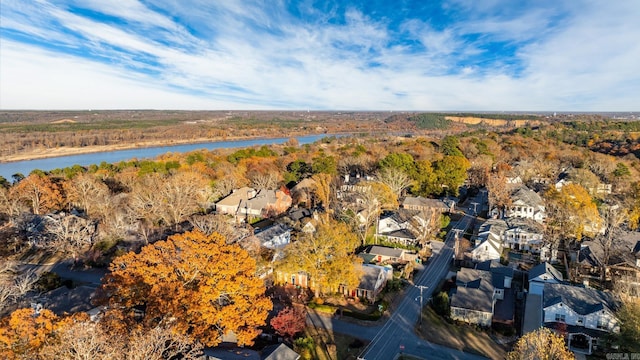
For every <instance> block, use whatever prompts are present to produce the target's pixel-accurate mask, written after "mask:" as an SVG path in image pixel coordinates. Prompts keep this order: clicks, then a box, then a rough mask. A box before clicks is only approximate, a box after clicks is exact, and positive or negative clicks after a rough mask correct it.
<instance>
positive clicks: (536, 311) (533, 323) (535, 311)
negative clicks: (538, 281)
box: [522, 293, 542, 335]
mask: <svg viewBox="0 0 640 360" xmlns="http://www.w3.org/2000/svg"><path fill="white" fill-rule="evenodd" d="M540 326H542V296H540V295H537V294H531V293H529V294H527V302H526V304H525V307H524V322H523V324H522V335H525V334H527V333H530V332H532V331H536V330H537V329H538V328H540Z"/></svg>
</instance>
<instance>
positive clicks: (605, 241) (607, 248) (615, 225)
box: [592, 204, 631, 284]
mask: <svg viewBox="0 0 640 360" xmlns="http://www.w3.org/2000/svg"><path fill="white" fill-rule="evenodd" d="M600 216H601V217H602V219H603V220H604V227H605V229H604V233H602V234H599V235H597V236H596V237H595V238H594V242H595V243H596V244H597V246H599V247H600V249H599V251H593V252H592V254H593V255H594V256H595V257H596V258H597V260H598V262H599V263H600V280H601V281H602V284H604V283H605V282H606V279H607V272H608V269H609V265H610V264H609V262H610V260H611V259H612V258H613V257H615V256H619V255H622V254H623V253H624V252H631V248H628V247H627V246H625V245H626V244H624V242H622V241H619V235H620V233H621V231H622V229H621V225H622V224H623V223H624V222H625V221H626V220H627V219H628V216H627V213H626V211H625V210H624V209H623V208H622V207H620V206H619V205H617V204H615V205H605V206H602V208H601V211H600ZM616 240H618V241H616Z"/></svg>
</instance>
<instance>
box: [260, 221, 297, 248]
mask: <svg viewBox="0 0 640 360" xmlns="http://www.w3.org/2000/svg"><path fill="white" fill-rule="evenodd" d="M255 236H256V237H257V238H258V240H260V244H261V245H262V246H263V247H265V248H267V249H271V250H276V249H282V248H284V247H285V246H286V245H287V244H289V243H290V242H291V229H290V228H289V227H288V226H286V225H284V224H274V225H271V226H269V227H267V228H264V229H261V230H260V231H257V230H256V232H255Z"/></svg>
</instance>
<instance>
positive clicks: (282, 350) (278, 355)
mask: <svg viewBox="0 0 640 360" xmlns="http://www.w3.org/2000/svg"><path fill="white" fill-rule="evenodd" d="M299 358H300V355H298V353H297V352H295V351H293V350H291V348H289V347H288V346H287V345H285V344H278V345H269V346H267V347H265V348H264V349H263V350H262V357H261V359H262V360H297V359H299Z"/></svg>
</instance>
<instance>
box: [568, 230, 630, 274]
mask: <svg viewBox="0 0 640 360" xmlns="http://www.w3.org/2000/svg"><path fill="white" fill-rule="evenodd" d="M614 236H615V238H614V240H613V242H612V249H611V251H610V253H611V256H610V258H609V264H608V265H614V264H621V263H624V262H628V263H630V264H634V263H635V258H636V257H637V256H638V255H640V254H639V253H638V251H640V232H635V231H617V232H616V233H615V235H614ZM603 253H604V251H603V250H602V245H601V244H600V243H599V242H598V241H597V240H589V241H584V242H583V243H582V245H581V249H580V252H579V253H578V263H580V264H581V265H587V266H600V259H603V258H604V256H603Z"/></svg>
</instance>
